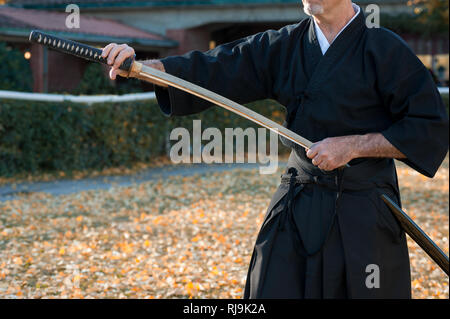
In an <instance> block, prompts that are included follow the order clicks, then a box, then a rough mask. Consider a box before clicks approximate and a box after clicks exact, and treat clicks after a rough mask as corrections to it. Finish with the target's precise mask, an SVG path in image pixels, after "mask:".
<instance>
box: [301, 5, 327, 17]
mask: <svg viewBox="0 0 450 319" xmlns="http://www.w3.org/2000/svg"><path fill="white" fill-rule="evenodd" d="M303 11H304V12H305V13H306V14H307V15H309V16H314V15H319V14H322V13H323V7H322V6H321V5H320V4H311V5H308V4H307V5H305V6H304V7H303Z"/></svg>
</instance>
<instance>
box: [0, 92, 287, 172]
mask: <svg viewBox="0 0 450 319" xmlns="http://www.w3.org/2000/svg"><path fill="white" fill-rule="evenodd" d="M249 106H250V107H251V108H253V109H255V110H256V111H258V112H260V113H262V114H264V115H266V116H269V117H272V118H273V119H274V120H276V121H277V122H282V119H283V118H284V112H283V109H282V108H281V107H280V106H279V105H278V104H277V103H276V102H274V101H270V100H267V101H260V102H257V103H253V104H250V105H249ZM193 119H200V120H202V129H204V128H206V127H218V128H220V129H224V128H225V127H242V128H243V129H245V128H246V127H257V126H256V125H254V124H253V123H252V122H250V121H248V120H246V119H244V118H241V117H239V116H237V115H235V114H233V113H230V112H228V111H226V110H224V109H222V108H220V107H212V108H210V109H209V110H206V111H204V112H202V113H199V114H196V115H191V116H187V117H173V118H168V117H166V116H164V115H163V114H162V113H161V112H160V110H159V107H158V106H157V104H156V101H147V102H133V103H115V104H111V103H105V104H94V105H92V106H85V105H77V104H73V103H44V102H27V101H12V100H3V101H2V102H1V104H0V176H5V177H10V176H13V175H15V174H18V173H24V172H29V173H39V172H51V171H55V170H59V171H65V172H68V174H69V175H70V173H71V171H73V170H84V169H103V168H106V167H114V166H122V165H123V166H131V165H132V164H133V163H137V162H147V161H151V160H152V158H153V157H154V156H157V155H163V154H165V153H166V145H167V136H168V134H169V132H170V131H171V130H172V129H173V128H175V127H180V126H181V127H186V128H188V129H191V127H192V120H193Z"/></svg>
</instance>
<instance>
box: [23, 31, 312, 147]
mask: <svg viewBox="0 0 450 319" xmlns="http://www.w3.org/2000/svg"><path fill="white" fill-rule="evenodd" d="M29 40H30V41H31V42H35V43H38V44H42V45H45V46H47V47H50V48H52V49H55V50H57V51H61V52H63V53H69V54H72V55H75V56H77V57H80V58H84V59H87V60H89V61H94V62H100V63H103V64H107V61H106V59H105V58H103V57H102V50H101V49H97V48H94V47H91V46H88V45H86V44H82V43H79V42H76V41H71V40H67V39H62V38H59V37H56V36H53V35H50V34H47V33H44V32H41V31H38V30H33V31H31V33H30V38H29ZM119 68H120V69H121V70H124V71H126V72H129V75H130V76H134V77H138V78H141V79H148V80H154V81H157V82H160V83H163V84H166V85H169V86H172V87H175V88H177V89H179V90H182V91H185V92H188V93H190V94H192V95H195V96H197V97H199V98H202V99H204V100H207V101H209V102H211V103H214V104H217V105H218V106H221V107H223V108H224V109H227V110H228V111H231V112H233V113H236V114H238V115H239V116H242V117H244V118H246V119H248V120H250V121H252V122H254V123H256V124H258V125H261V126H262V127H265V128H267V129H269V130H271V131H273V132H275V133H276V134H278V135H281V136H283V137H284V138H286V139H288V140H290V141H292V142H294V143H296V144H298V145H300V146H302V147H303V148H306V149H309V148H310V147H311V145H312V144H313V143H312V142H311V141H309V140H307V139H305V138H304V137H302V136H300V135H298V134H296V133H295V132H292V131H291V130H289V129H287V128H286V127H284V126H282V125H280V124H278V123H277V122H274V121H272V120H270V119H268V118H266V117H264V116H262V115H261V114H259V113H256V112H255V111H252V110H250V109H249V108H247V107H245V106H243V105H241V104H238V103H236V102H234V101H232V100H230V99H227V98H226V97H223V96H221V95H219V94H216V93H214V92H212V91H210V90H207V89H205V88H202V87H200V86H198V85H195V84H193V83H191V82H188V81H185V80H183V79H180V78H178V77H176V76H173V75H171V74H168V73H165V72H161V71H159V70H156V69H155V68H152V67H149V66H146V65H144V64H142V63H140V62H138V61H135V60H134V59H132V58H127V59H126V60H125V61H124V62H123V63H122V65H121V66H120V67H119Z"/></svg>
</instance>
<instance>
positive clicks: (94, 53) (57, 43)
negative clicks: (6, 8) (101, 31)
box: [29, 30, 133, 72]
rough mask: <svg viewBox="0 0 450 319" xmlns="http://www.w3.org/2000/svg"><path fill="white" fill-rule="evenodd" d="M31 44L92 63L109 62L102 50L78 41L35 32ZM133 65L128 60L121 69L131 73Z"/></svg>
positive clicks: (31, 36)
mask: <svg viewBox="0 0 450 319" xmlns="http://www.w3.org/2000/svg"><path fill="white" fill-rule="evenodd" d="M29 40H30V42H34V43H38V44H41V45H44V46H47V47H49V48H52V49H54V50H57V51H60V52H62V53H68V54H71V55H74V56H76V57H79V58H83V59H86V60H89V61H92V62H99V63H103V64H107V60H106V59H105V58H103V57H102V50H101V49H97V48H94V47H91V46H89V45H86V44H83V43H79V42H76V41H71V40H67V39H62V38H59V37H56V36H54V35H51V34H48V33H45V32H42V31H39V30H33V31H31V33H30V37H29ZM132 64H133V58H127V59H126V60H125V61H124V62H123V63H122V64H121V66H120V67H119V69H121V70H124V71H127V72H128V71H130V68H131V65H132Z"/></svg>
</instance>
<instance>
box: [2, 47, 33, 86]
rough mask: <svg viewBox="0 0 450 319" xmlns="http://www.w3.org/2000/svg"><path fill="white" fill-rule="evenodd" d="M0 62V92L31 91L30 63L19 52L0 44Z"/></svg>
mask: <svg viewBox="0 0 450 319" xmlns="http://www.w3.org/2000/svg"><path fill="white" fill-rule="evenodd" d="M0 62H1V63H0V90H12V91H25V92H29V91H31V89H32V84H33V83H32V78H31V76H29V74H31V69H30V63H29V61H28V60H26V59H24V58H23V54H22V53H21V52H20V51H19V50H17V49H14V48H12V47H10V46H8V45H7V44H6V43H5V42H0Z"/></svg>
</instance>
